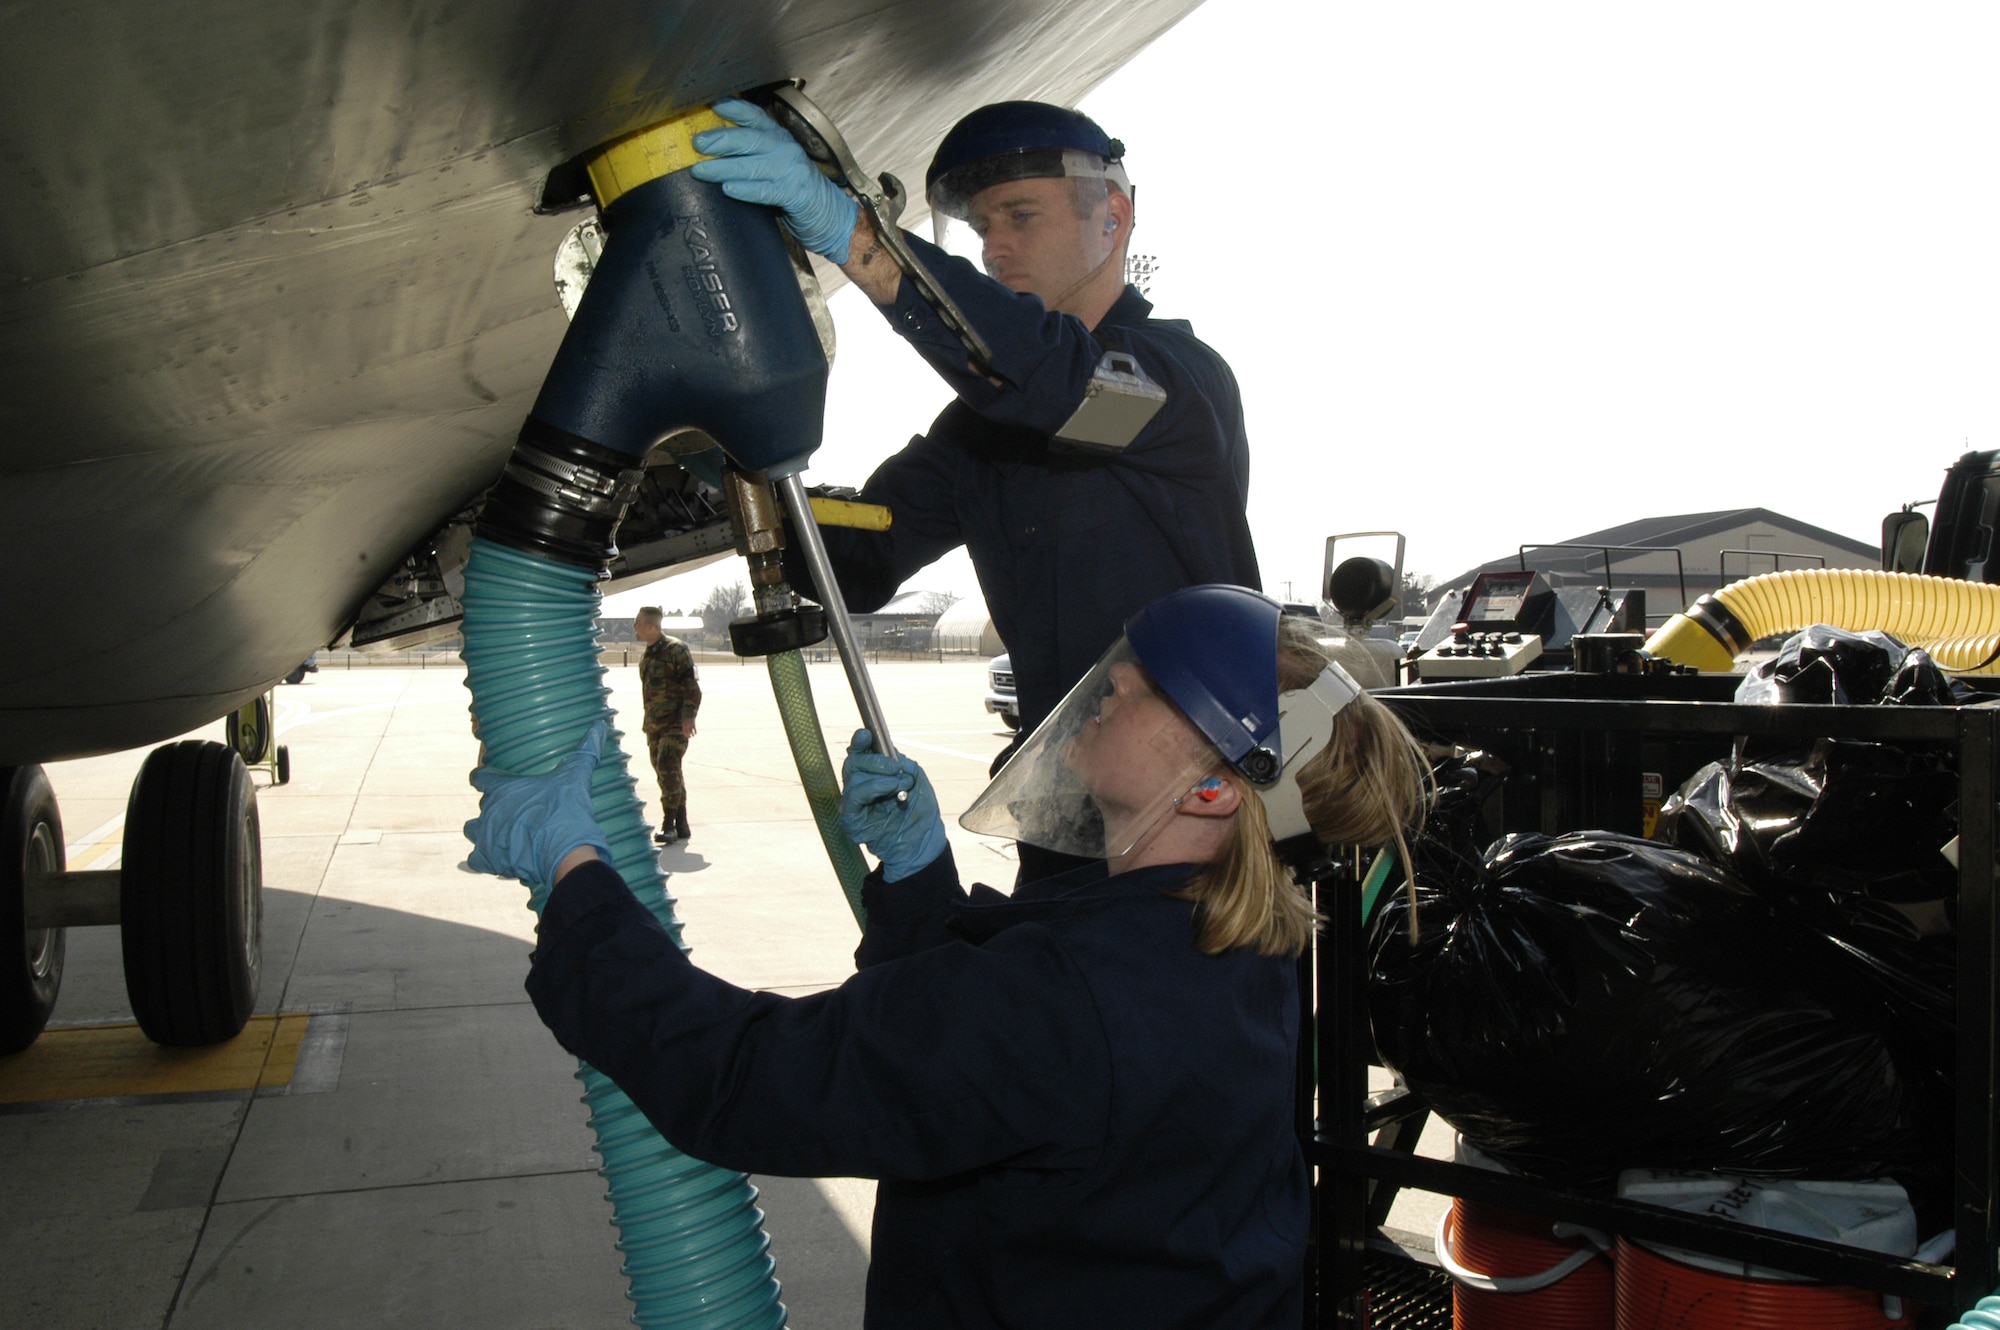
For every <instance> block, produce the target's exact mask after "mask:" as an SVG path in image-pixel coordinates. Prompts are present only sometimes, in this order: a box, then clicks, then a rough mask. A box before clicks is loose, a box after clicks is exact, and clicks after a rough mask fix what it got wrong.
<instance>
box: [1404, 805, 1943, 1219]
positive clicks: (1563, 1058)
mask: <svg viewBox="0 0 2000 1330" xmlns="http://www.w3.org/2000/svg"><path fill="white" fill-rule="evenodd" d="M1409 908H1410V907H1409V906H1408V904H1407V903H1406V902H1405V901H1404V900H1403V899H1401V898H1397V899H1396V900H1393V901H1390V902H1388V903H1387V904H1386V905H1385V906H1384V907H1383V909H1382V910H1381V912H1380V913H1379V914H1378V915H1377V917H1376V919H1375V921H1374V924H1373V927H1372V930H1371V934H1370V952H1371V968H1372V975H1371V983H1370V987H1369V1011H1370V1017H1371V1020H1372V1023H1373V1027H1374V1034H1375V1042H1376V1047H1377V1050H1378V1051H1379V1052H1380V1054H1381V1056H1382V1059H1383V1062H1384V1064H1385V1065H1387V1066H1389V1067H1390V1068H1392V1069H1394V1070H1395V1071H1397V1072H1399V1073H1400V1074H1401V1075H1402V1076H1403V1078H1404V1080H1405V1081H1406V1082H1407V1083H1408V1084H1409V1085H1410V1087H1411V1088H1412V1089H1414V1090H1416V1091H1417V1092H1418V1093H1420V1094H1421V1095H1422V1096H1423V1097H1424V1098H1425V1099H1426V1100H1427V1101H1428V1102H1429V1103H1430V1105H1431V1106H1432V1107H1433V1108H1434V1109H1435V1110H1436V1111H1437V1112H1439V1113H1440V1114H1441V1115H1442V1116H1443V1117H1444V1118H1446V1119H1447V1120H1448V1121H1449V1122H1450V1123H1451V1124H1452V1125H1453V1126H1455V1127H1457V1128H1458V1130H1459V1131H1461V1132H1462V1133H1464V1135H1465V1137H1466V1138H1467V1140H1469V1141H1470V1142H1471V1143H1472V1144H1473V1145H1475V1146H1477V1147H1478V1148H1479V1149H1480V1150H1482V1151H1485V1152H1486V1153H1487V1154H1489V1155H1491V1156H1493V1157H1494V1158H1496V1159H1498V1160H1500V1161H1501V1162H1503V1163H1506V1164H1508V1165H1510V1166H1512V1167H1514V1168H1516V1169H1518V1170H1520V1171H1521V1172H1523V1173H1527V1174H1529V1175H1531V1176H1535V1177H1542V1178H1547V1179H1551V1180H1554V1181H1559V1182H1564V1183H1568V1184H1571V1185H1577V1186H1596V1185H1603V1184H1605V1183H1607V1182H1608V1181H1609V1180H1610V1179H1611V1178H1612V1176H1613V1175H1615V1174H1616V1173H1617V1172H1618V1171H1619V1170H1620V1169H1624V1168H1695V1169H1710V1170H1717V1171H1723V1172H1743V1173H1762V1174H1790V1175H1810V1176H1813V1177H1818V1178H1866V1177H1881V1176H1884V1175H1885V1174H1886V1175H1896V1174H1899V1173H1904V1172H1907V1171H1910V1170H1911V1169H1913V1168H1915V1167H1917V1166H1919V1165H1920V1164H1921V1163H1922V1161H1923V1159H1924V1152H1923V1148H1922V1145H1923V1143H1922V1141H1921V1139H1920V1132H1919V1130H1918V1125H1917V1123H1918V1117H1917V1114H1916V1112H1915V1111H1914V1108H1913V1105H1912V1102H1911V1096H1910V1094H1909V1093H1908V1090H1907V1088H1906V1086H1905V1084H1904V1081H1903V1079H1902V1077H1901V1075H1900V1074H1899V1072H1898V1070H1897V1067H1896V1065H1895V1063H1894V1061H1893V1060H1892V1059H1891V1057H1890V1055H1889V1052H1888V1049H1887V1048H1886V1047H1885V1045H1884V1042H1883V1039H1882V1037H1881V1036H1880V1034H1879V1033H1877V1031H1876V1030H1875V1029H1874V1028H1872V1025H1873V1023H1872V1022H1871V1021H1869V1020H1867V1019H1866V1018H1865V1016H1866V1013H1865V1012H1857V1011H1856V1010H1855V1009H1854V1008H1853V1007H1852V1005H1851V1004H1850V1003H1849V1001H1848V1000H1847V997H1846V995H1845V994H1844V993H1843V991H1842V988H1843V985H1842V983H1841V981H1840V979H1839V977H1838V976H1837V975H1836V974H1835V973H1834V972H1833V971H1832V970H1831V968H1830V967H1828V966H1827V965H1826V964H1825V960H1824V954H1823V950H1822V948H1821V947H1820V946H1819V945H1818V942H1817V939H1812V938H1803V939H1802V938H1801V936H1800V935H1799V934H1798V933H1797V931H1796V930H1794V929H1792V928H1790V927H1788V926H1787V925H1786V924H1785V923H1784V922H1783V921H1781V920H1780V919H1779V917H1778V916H1777V914H1776V912H1775V911H1774V910H1773V909H1772V908H1771V906H1770V905H1768V904H1767V903H1766V902H1765V901H1764V900H1763V899H1762V898H1760V897H1759V896H1758V895H1757V894H1756V893H1755V892H1753V891H1752V890H1750V889H1749V888H1748V887H1746V886H1745V885H1744V884H1742V883H1741V882H1739V881H1737V880H1736V879H1735V878H1734V877H1733V876H1731V875H1730V874H1729V873H1728V872H1727V871H1725V870H1724V869H1722V868H1720V867H1718V866H1716V865H1715V864H1712V863H1709V862H1707V861H1705V860H1703V859H1701V858H1699V857H1697V856H1695V855H1692V854H1688V853H1686V852H1684V851H1681V850H1677V849H1674V848H1672V847H1669V846H1665V845H1660V844H1657V843H1654V842H1650V841H1644V840H1638V839H1635V838H1632V837H1626V836H1618V835H1613V834H1610V833H1604V832H1586V833H1575V834H1571V835H1568V836H1562V837H1557V838H1553V839H1551V838H1549V837H1545V836H1518V835H1517V836H1509V837H1507V838H1505V839H1503V840H1502V841H1500V842H1499V843H1498V844H1497V845H1495V846H1494V847H1493V849H1492V850H1491V851H1490V852H1489V854H1488V856H1487V861H1486V864H1485V870H1484V872H1483V873H1482V874H1481V875H1480V877H1479V879H1478V880H1477V881H1476V882H1472V883H1470V884H1467V883H1454V882H1452V881H1450V880H1448V879H1441V880H1433V881H1432V882H1429V883H1425V884H1423V885H1422V886H1421V887H1420V889H1419V892H1418V907H1417V908H1418V912H1419V913H1418V917H1419V920H1420V922H1421V928H1420V930H1419V936H1418V939H1417V941H1415V942H1414V943H1412V942H1411V940H1410V937H1409V932H1408V927H1407V924H1408V920H1407V914H1406V912H1407V910H1408V909H1409Z"/></svg>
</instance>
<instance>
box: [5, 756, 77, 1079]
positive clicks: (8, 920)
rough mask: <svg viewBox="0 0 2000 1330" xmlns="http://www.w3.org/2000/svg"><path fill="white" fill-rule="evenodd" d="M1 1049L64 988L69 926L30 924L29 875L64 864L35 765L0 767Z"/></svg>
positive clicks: (52, 805)
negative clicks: (1, 796)
mask: <svg viewBox="0 0 2000 1330" xmlns="http://www.w3.org/2000/svg"><path fill="white" fill-rule="evenodd" d="M0 789H4V790H5V792H6V800H7V803H6V806H5V807H4V808H0V1054H7V1053H18V1052H20V1051H21V1050H22V1049H24V1048H26V1047H27V1046H28V1045H29V1044H32V1043H34V1042H35V1040H36V1039H37V1038H38V1037H39V1036H40V1035H41V1033H42V1027H43V1026H45V1025H47V1024H48V1023H49V1013H50V1012H51V1011H53V1010H55V1005H56V991H57V990H58V989H60V988H61V987H62V971H63V954H64V951H65V950H66V948H67V944H68V938H69V935H68V933H67V932H66V931H65V930H63V929H60V928H37V929H33V930H30V929H29V928H28V920H27V894H28V874H29V872H31V871H33V870H36V869H40V870H43V871H47V870H51V869H53V870H55V871H57V872H60V871H62V869H63V867H64V866H65V861H64V851H63V833H62V817H61V816H60V815H59V814H58V813H57V812H56V795H55V791H54V790H52V789H50V788H49V778H48V777H47V776H46V775H44V774H43V773H42V769H41V768H40V767H32V766H30V767H0Z"/></svg>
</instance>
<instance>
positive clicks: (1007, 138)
mask: <svg viewBox="0 0 2000 1330" xmlns="http://www.w3.org/2000/svg"><path fill="white" fill-rule="evenodd" d="M1124 158H1125V145H1124V144H1123V143H1120V142H1119V141H1118V140H1117V139H1114V138H1112V137H1111V136H1110V135H1108V134H1106V133H1105V132H1104V131H1103V130H1102V129H1100V128H1099V127H1098V124H1097V122H1096V121H1095V120H1092V119H1091V118H1090V117H1089V116H1087V115H1085V114H1084V113H1083V112H1081V111H1072V110H1068V109H1067V108H1065V107H1061V106H1051V105H1049V104H1048V103H1047V102H995V103H994V104H993V105H991V106H982V107H980V108H979V109H978V110H977V111H974V112H973V113H972V114H971V115H968V116H966V117H965V118H964V119H963V120H961V121H959V122H958V123H957V124H956V125H953V126H952V127H951V132H950V133H948V134H946V135H945V136H944V141H943V142H942V143H940V144H938V149H937V153H936V154H935V155H934V156H933V157H932V158H931V165H930V170H928V171H926V172H925V173H924V195H925V197H926V198H927V199H929V200H930V203H931V206H932V207H934V208H942V209H944V210H945V211H948V212H949V211H953V209H952V208H951V207H950V206H948V205H949V204H950V202H951V201H952V200H953V199H961V200H962V199H968V198H970V197H972V196H973V195H974V194H977V193H978V192H979V190H980V189H983V188H985V187H987V186H988V185H996V184H1000V183H1002V182H1004V181H1008V180H1023V179H1028V178H1031V177H1036V176H1058V177H1060V176H1075V175H1092V176H1099V177H1102V178H1105V179H1110V180H1114V181H1116V182H1117V183H1118V185H1119V186H1120V187H1121V188H1125V189H1127V190H1129V188H1130V186H1129V185H1128V184H1127V182H1126V180H1125V172H1124V167H1123V165H1122V163H1123V161H1124ZM941 187H942V188H941Z"/></svg>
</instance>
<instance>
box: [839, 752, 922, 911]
mask: <svg viewBox="0 0 2000 1330" xmlns="http://www.w3.org/2000/svg"><path fill="white" fill-rule="evenodd" d="M840 784H841V790H840V829H841V830H842V831H844V832H846V833H847V834H848V836H849V837H850V838H851V839H852V840H853V841H854V843H855V844H857V845H866V846H867V847H868V848H869V849H871V850H873V851H874V852H875V857H876V858H877V859H880V860H881V861H882V880H883V881H885V882H895V881H898V880H900V879H902V878H906V877H908V876H909V875H910V874H912V873H914V872H916V871H917V870H918V869H920V868H928V867H929V866H930V864H931V862H932V861H933V860H935V859H936V858H937V857H938V856H939V855H941V854H943V853H944V819H943V818H942V817H939V816H938V801H937V795H936V794H935V793H933V792H932V790H931V782H930V777H928V776H926V775H924V769H923V768H922V767H920V766H918V765H917V764H916V763H914V762H912V761H910V759H909V758H907V757H884V756H882V755H881V754H880V753H878V752H876V751H875V737H874V736H873V735H871V734H869V733H868V731H866V730H856V731H855V732H854V740H853V742H851V743H849V744H848V745H847V761H845V762H844V763H842V764H841V767H840ZM902 790H908V791H909V794H910V797H909V799H908V800H907V801H905V802H903V803H897V802H896V795H897V793H898V792H899V791H902Z"/></svg>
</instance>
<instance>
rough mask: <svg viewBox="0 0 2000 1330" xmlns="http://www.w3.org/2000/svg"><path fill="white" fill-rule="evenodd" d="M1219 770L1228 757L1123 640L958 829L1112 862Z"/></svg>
mask: <svg viewBox="0 0 2000 1330" xmlns="http://www.w3.org/2000/svg"><path fill="white" fill-rule="evenodd" d="M1220 765H1222V754H1221V753H1219V752H1218V751H1216V748H1215V746H1214V745H1213V744H1211V743H1209V742H1208V740H1206V739H1204V738H1203V737H1202V735H1201V731H1199V730H1197V729H1196V728H1195V726H1194V724H1193V722H1191V721H1189V720H1188V718H1187V717H1186V716H1184V715H1183V714H1181V711H1180V708H1178V707H1176V706H1175V705H1174V704H1173V703H1172V702H1171V701H1169V700H1168V699H1167V698H1166V697H1165V695H1163V694H1162V693H1160V692H1159V690H1158V689H1157V688H1155V687H1154V685H1153V682H1152V680H1151V678H1150V677H1149V676H1148V675H1147V674H1146V671H1145V669H1144V668H1143V667H1142V666H1141V665H1140V663H1139V657H1138V654H1137V653H1136V652H1135V651H1133V649H1132V645H1131V643H1130V642H1128V641H1127V640H1126V639H1124V638H1122V637H1121V638H1119V639H1118V641H1117V642H1116V643H1114V644H1113V645H1112V647H1111V649H1110V650H1109V651H1107V652H1105V653H1104V655H1103V657H1102V658H1101V659H1100V660H1099V661H1098V662H1097V664H1096V666H1094V667H1093V668H1092V669H1091V671H1090V673H1088V674H1086V675H1084V677H1083V679H1082V680H1081V681H1080V682H1079V683H1078V684H1077V685H1076V687H1074V688H1072V689H1071V690H1070V691H1069V695H1068V696H1067V697H1065V698H1063V700H1062V702H1061V704H1060V705H1058V706H1057V707H1056V709H1055V710H1054V711H1053V712H1051V713H1050V715H1049V718H1048V719H1047V720H1045V721H1043V722H1042V723H1041V724H1040V725H1038V726H1036V727H1035V732H1034V733H1033V734H1031V735H1029V736H1028V738H1027V739H1026V740H1025V741H1024V742H1023V743H1022V745H1021V747H1020V749H1019V751H1017V752H1016V753H1015V754H1014V755H1013V756H1012V757H1010V758H1008V759H1007V765H1006V766H1004V767H1002V768H1000V773H999V774H998V775H997V776H995V777H994V778H993V781H992V783H991V784H989V785H988V786H987V787H986V789H985V790H984V791H983V792H982V793H981V794H980V796H979V797H978V798H977V799H975V800H973V802H972V806H971V807H970V808H968V809H966V810H965V813H964V814H963V815H962V816H961V817H960V818H959V819H958V823H959V825H960V826H962V827H964V828H965V829H966V830H967V831H974V832H978V833H979V834H981V835H984V836H1005V837H1007V838H1009V839H1011V840H1017V841H1026V842H1027V843H1028V844H1030V845H1039V846H1042V847H1044V848H1045V849H1050V850H1057V851H1060V852H1062V853H1064V854H1073V855H1080V856H1082V857H1084V858H1087V859H1115V858H1117V857H1118V856H1120V855H1123V854H1126V853H1128V852H1129V851H1130V850H1132V849H1133V848H1134V847H1135V846H1136V845H1138V844H1139V842H1140V841H1142V840H1143V839H1144V838H1145V837H1146V835H1147V834H1148V833H1149V832H1151V831H1152V830H1153V829H1154V828H1155V827H1157V826H1158V825H1159V824H1160V822H1161V821H1162V820H1163V819H1165V818H1166V817H1167V816H1169V815H1170V814H1171V813H1172V812H1173V808H1174V802H1175V800H1176V799H1178V798H1180V797H1182V796H1184V795H1186V794H1188V793H1189V791H1191V790H1192V789H1193V788H1194V786H1195V784H1196V783H1197V782H1198V781H1200V780H1201V779H1202V778H1203V777H1204V776H1206V775H1207V774H1208V773H1209V772H1211V771H1213V770H1215V769H1216V768H1217V767H1218V766H1220Z"/></svg>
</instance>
